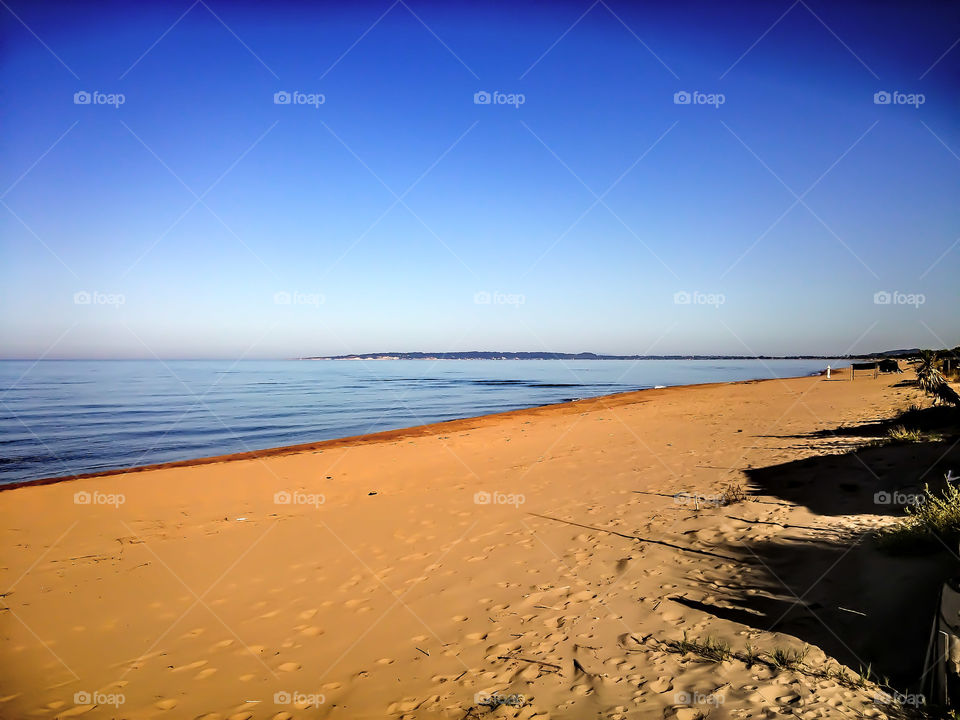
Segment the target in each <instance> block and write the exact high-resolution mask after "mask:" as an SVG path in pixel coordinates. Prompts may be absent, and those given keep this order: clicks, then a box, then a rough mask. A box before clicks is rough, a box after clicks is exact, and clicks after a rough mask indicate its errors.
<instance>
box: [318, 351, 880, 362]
mask: <svg viewBox="0 0 960 720" xmlns="http://www.w3.org/2000/svg"><path fill="white" fill-rule="evenodd" d="M841 357H867V356H852V355H846V356H839V355H600V354H597V353H592V352H581V353H557V352H499V351H485V350H470V351H467V352H434V353H431V352H375V353H362V354H356V355H328V356H318V357H308V358H303V359H304V360H829V359H837V358H841ZM871 357H872V356H871Z"/></svg>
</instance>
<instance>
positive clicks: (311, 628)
mask: <svg viewBox="0 0 960 720" xmlns="http://www.w3.org/2000/svg"><path fill="white" fill-rule="evenodd" d="M300 634H301V635H306V636H307V637H316V636H317V635H322V634H323V629H322V628H319V627H317V626H316V625H308V626H307V627H305V628H303V629H302V630H301V631H300Z"/></svg>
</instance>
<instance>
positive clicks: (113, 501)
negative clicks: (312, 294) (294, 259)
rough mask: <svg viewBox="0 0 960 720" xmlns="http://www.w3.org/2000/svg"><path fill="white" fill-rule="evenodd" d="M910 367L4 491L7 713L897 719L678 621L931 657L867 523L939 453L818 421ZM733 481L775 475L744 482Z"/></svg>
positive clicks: (632, 401)
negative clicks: (877, 443) (898, 481)
mask: <svg viewBox="0 0 960 720" xmlns="http://www.w3.org/2000/svg"><path fill="white" fill-rule="evenodd" d="M834 377H837V376H836V375H835V376H834ZM897 380H898V379H893V378H889V377H881V378H879V379H876V380H874V379H872V378H871V379H863V380H861V379H859V378H858V379H857V380H856V381H855V382H849V381H844V376H843V375H842V374H841V375H840V378H839V380H838V381H826V380H825V379H823V378H797V379H790V380H784V381H778V380H773V381H764V382H751V383H737V384H723V385H710V386H700V387H685V388H671V389H665V390H651V391H644V392H639V393H630V394H627V395H618V396H611V397H608V398H600V399H596V400H587V401H581V402H577V403H569V404H566V405H562V406H553V407H548V408H538V409H533V410H529V411H518V412H513V413H506V414H502V415H496V416H489V417H485V418H478V419H472V420H466V421H457V422H452V423H444V424H440V425H435V426H429V427H425V428H418V429H415V430H412V431H399V432H395V433H381V434H380V435H378V436H376V437H373V438H365V439H362V440H348V441H336V442H331V443H319V444H317V445H313V446H309V447H305V448H300V449H298V450H297V451H295V452H289V451H288V452H277V453H263V454H261V455H260V456H258V457H245V458H234V459H230V460H224V461H217V462H213V463H206V464H200V465H193V466H191V465H187V466H176V467H165V468H158V469H151V470H146V471H140V472H131V473H121V474H114V475H109V476H99V477H88V478H83V479H78V480H73V481H70V482H62V483H57V484H51V485H43V486H36V487H22V488H18V489H14V490H9V491H5V492H2V493H0V517H2V528H3V530H2V532H3V535H4V542H3V547H4V551H3V558H2V583H0V584H2V586H3V588H5V589H6V590H5V592H6V594H5V596H4V598H3V600H4V603H5V606H4V608H3V610H2V611H0V628H2V636H3V639H4V642H3V643H2V645H0V667H2V668H3V672H2V673H0V715H2V717H7V718H28V717H37V718H43V717H51V718H52V717H73V716H79V715H83V716H84V717H89V718H113V717H123V718H168V717H169V718H199V717H203V718H208V719H212V718H277V719H279V718H289V717H303V718H308V717H318V718H386V717H394V718H404V717H405V718H434V717H436V718H458V719H460V720H464V719H465V718H479V717H517V718H595V717H605V718H634V717H638V718H639V717H643V718H646V717H650V718H663V717H668V718H670V717H676V718H680V719H681V720H694V719H695V718H698V717H707V716H709V717H710V718H711V720H713V719H715V718H748V717H754V718H766V717H777V716H781V715H783V716H787V715H792V716H794V717H801V718H817V717H860V716H861V715H860V713H862V714H863V716H866V717H880V716H882V714H883V710H884V706H883V704H882V702H881V703H879V704H878V702H877V696H876V690H875V689H873V688H872V687H871V686H869V685H868V686H866V687H857V686H856V684H855V683H845V682H844V681H843V680H842V679H838V678H837V677H830V678H826V677H817V676H815V674H813V673H810V672H807V671H805V670H803V669H802V668H798V669H793V670H791V669H788V668H782V667H776V666H775V665H774V664H773V663H771V662H769V661H767V660H763V661H759V660H758V661H757V662H755V663H753V664H750V663H748V662H746V661H744V660H743V659H742V658H737V657H730V658H727V659H725V660H722V661H720V662H712V661H710V660H709V659H708V658H706V657H704V656H703V653H702V652H699V653H697V652H694V653H689V652H688V653H682V652H678V648H677V646H676V645H671V643H676V642H677V641H681V640H682V639H683V638H684V635H685V634H686V638H687V639H688V640H689V641H696V642H700V643H704V642H707V641H708V640H709V641H710V642H713V641H722V642H726V643H729V645H730V647H731V649H732V651H733V652H735V653H737V654H740V655H743V654H744V653H745V648H746V647H747V646H748V645H750V646H752V647H753V648H755V649H756V650H757V651H759V652H762V653H766V654H767V655H769V654H772V653H773V652H774V651H775V650H777V649H780V650H788V649H794V650H797V651H801V652H806V655H805V658H804V662H805V663H806V665H807V666H809V667H827V666H829V667H832V668H835V669H839V667H840V666H839V664H838V661H839V662H842V663H845V664H846V665H848V666H849V667H850V668H851V671H850V675H851V676H855V675H856V671H857V669H858V668H857V664H858V658H859V659H861V660H862V661H863V664H864V665H866V664H867V663H868V662H872V663H874V669H875V670H878V671H880V670H884V671H886V672H888V673H890V674H891V676H895V675H896V676H897V677H900V676H902V677H904V678H907V677H909V675H910V673H911V672H913V669H914V660H915V658H912V657H909V653H908V652H906V651H905V650H904V647H905V646H903V645H901V646H900V648H899V649H898V648H894V647H890V646H889V645H890V641H891V638H896V640H897V642H901V641H902V642H904V643H907V644H908V645H909V643H911V642H912V637H913V636H912V635H911V634H910V633H911V632H912V628H913V627H914V626H921V625H924V624H925V623H927V622H928V618H926V617H925V616H921V615H916V616H915V617H913V618H908V619H906V620H903V619H901V621H900V625H899V628H898V627H891V626H889V625H884V623H890V622H891V618H895V617H897V615H898V613H899V614H900V615H903V614H904V607H903V603H905V602H908V601H909V600H910V598H903V597H901V596H898V595H897V594H891V593H887V594H886V597H885V599H883V600H881V599H879V597H878V594H877V582H878V581H877V578H876V573H877V572H879V571H882V572H885V573H888V574H887V575H886V576H882V577H884V582H891V581H892V579H896V578H906V577H910V576H909V575H908V574H907V573H908V568H907V567H906V566H905V565H904V564H903V563H898V562H897V561H894V560H888V559H884V558H882V557H881V556H879V555H878V554H877V553H876V552H875V551H873V550H872V548H870V547H869V541H867V540H863V537H862V535H859V534H858V533H859V532H861V531H862V530H864V529H869V528H870V527H872V526H874V525H876V524H878V523H882V522H885V519H884V517H883V516H884V515H889V514H890V512H891V510H890V509H888V508H884V507H878V506H876V505H872V504H871V503H870V502H869V498H871V497H872V496H873V493H874V492H875V491H876V489H877V488H878V487H881V486H883V487H886V485H884V483H888V481H889V482H894V479H893V475H895V474H897V472H899V471H900V470H901V469H902V467H906V466H911V467H912V465H910V464H911V463H916V462H917V461H916V458H912V457H903V458H896V457H895V458H893V459H891V458H890V457H889V456H884V457H883V458H882V460H881V459H877V458H874V459H871V460H868V461H867V463H866V464H867V465H868V466H869V465H871V464H872V465H873V468H872V469H871V472H870V473H866V472H864V471H863V470H862V468H860V463H859V462H857V460H858V458H857V457H855V456H852V455H849V454H842V453H847V452H848V451H850V450H851V449H857V448H860V447H861V446H863V445H864V443H866V442H867V438H866V437H863V436H860V435H858V434H856V433H849V434H846V435H843V436H837V435H833V434H827V433H821V432H820V431H828V430H834V429H836V428H838V427H840V426H843V425H846V426H850V425H856V424H860V423H863V422H866V421H870V420H881V419H883V418H885V417H889V416H890V415H892V414H893V413H894V412H895V411H897V410H898V409H903V408H905V407H907V406H908V405H909V404H910V403H911V402H913V401H915V400H916V399H917V397H918V394H917V391H916V390H913V389H911V388H907V387H902V386H898V385H897ZM943 449H946V448H943ZM913 452H920V450H914V451H913ZM934 460H936V458H933V460H932V461H931V462H933V461H934ZM955 460H956V454H955V453H954V454H953V455H949V454H948V455H946V456H944V457H943V458H941V459H940V460H939V463H940V465H938V466H937V468H935V469H939V467H940V466H943V467H946V465H947V464H949V463H950V462H951V461H954V467H956V462H955ZM921 469H925V468H921ZM729 483H739V484H741V485H743V486H744V487H746V486H747V485H748V484H749V485H751V487H752V488H753V489H754V490H755V495H754V496H753V497H752V498H751V499H750V501H747V502H741V503H737V504H734V505H728V506H719V505H718V504H717V503H715V502H714V499H715V498H716V496H717V494H718V493H719V492H721V488H722V487H723V486H725V485H727V484H729ZM678 493H681V495H679V496H678ZM830 498H833V499H834V500H833V501H831V500H830ZM851 537H853V538H855V541H854V542H851V541H850V538H851ZM928 565H931V567H930V568H926V569H925V570H924V572H925V573H926V575H924V577H928V578H929V577H934V576H935V574H936V572H938V569H937V568H936V567H933V565H935V562H934V561H930V563H928ZM910 572H914V573H915V571H914V570H910ZM908 582H909V581H908ZM931 582H932V581H931ZM921 589H922V588H921ZM858 603H859V604H858ZM858 613H859V614H858ZM881 632H884V633H887V635H886V636H882V635H879V634H878V633H881ZM901 636H902V637H901ZM884 637H886V638H887V641H886V642H885V641H884ZM923 639H925V637H924V638H923ZM805 646H806V647H807V648H808V649H807V650H806V651H803V650H802V649H803V648H804V647H805Z"/></svg>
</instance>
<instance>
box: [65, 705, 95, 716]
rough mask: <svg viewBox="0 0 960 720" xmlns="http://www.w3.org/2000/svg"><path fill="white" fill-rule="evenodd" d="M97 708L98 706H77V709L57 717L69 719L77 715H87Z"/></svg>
mask: <svg viewBox="0 0 960 720" xmlns="http://www.w3.org/2000/svg"><path fill="white" fill-rule="evenodd" d="M95 707H96V705H77V706H76V707H72V708H70V709H69V710H67V711H65V712H62V713H60V714H59V715H57V717H58V718H68V717H76V716H77V715H86V714H87V713H88V712H90V711H91V710H93V709H94V708H95Z"/></svg>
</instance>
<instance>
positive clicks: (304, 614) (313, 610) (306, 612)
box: [297, 608, 318, 620]
mask: <svg viewBox="0 0 960 720" xmlns="http://www.w3.org/2000/svg"><path fill="white" fill-rule="evenodd" d="M317 612H318V611H317V608H310V609H309V610H304V611H303V612H302V613H300V614H299V615H297V617H298V618H300V619H301V620H309V619H310V618H312V617H313V616H314V615H316V614H317Z"/></svg>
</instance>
